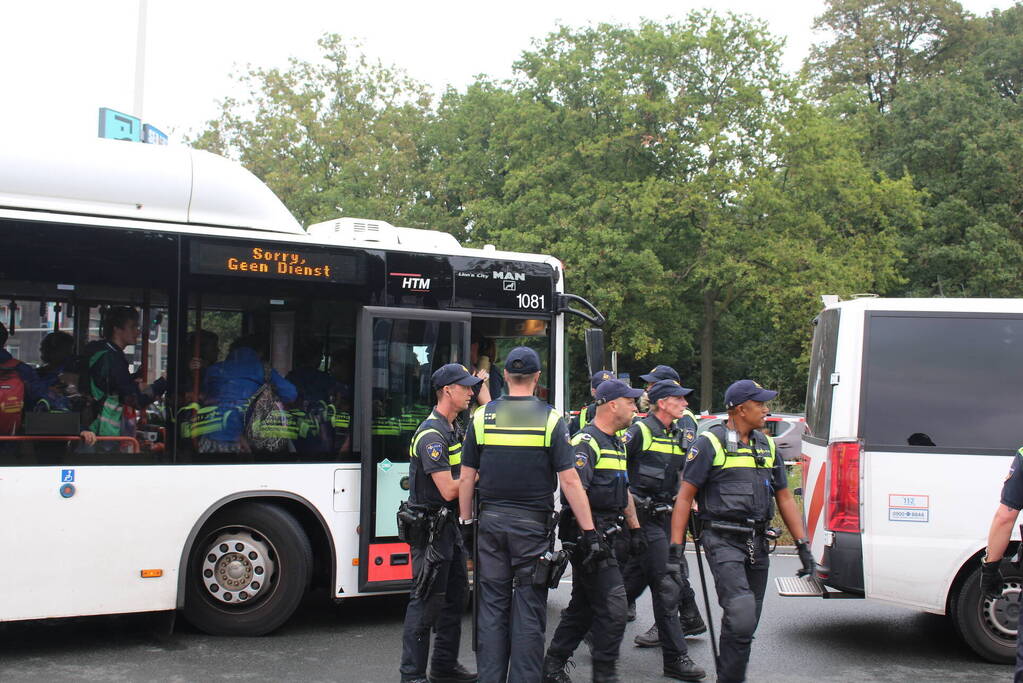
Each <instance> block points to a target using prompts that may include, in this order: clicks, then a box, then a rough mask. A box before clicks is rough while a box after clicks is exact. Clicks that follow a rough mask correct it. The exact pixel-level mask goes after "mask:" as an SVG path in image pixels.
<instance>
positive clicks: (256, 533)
mask: <svg viewBox="0 0 1023 683" xmlns="http://www.w3.org/2000/svg"><path fill="white" fill-rule="evenodd" d="M312 569H313V551H312V548H311V546H310V545H309V538H308V537H307V536H306V534H305V532H304V531H303V530H302V527H301V525H300V524H299V523H298V522H297V521H296V520H295V518H294V517H292V516H291V515H290V514H288V513H287V512H286V511H284V510H283V509H281V508H279V507H277V506H275V505H268V504H266V503H242V504H240V505H237V506H234V507H231V508H228V509H227V510H222V511H220V512H218V513H216V514H215V515H213V517H211V518H210V521H209V522H208V523H207V524H206V525H205V526H204V527H203V529H202V531H201V532H200V533H199V536H198V537H197V539H196V541H195V543H194V544H193V545H192V549H191V551H190V553H189V558H188V576H187V578H186V580H185V609H184V613H185V617H186V618H187V619H188V620H189V621H190V622H191V623H192V625H194V626H195V627H196V628H198V629H199V630H201V631H205V632H206V633H209V634H212V635H218V636H261V635H264V634H266V633H269V632H271V631H273V630H274V629H276V628H278V627H279V626H280V625H281V624H283V623H284V622H285V621H287V620H288V618H289V617H290V616H291V615H292V614H293V613H294V612H295V609H296V608H297V607H298V605H299V603H300V602H301V600H302V597H303V595H305V591H306V588H307V587H308V586H309V580H310V578H311V576H312Z"/></svg>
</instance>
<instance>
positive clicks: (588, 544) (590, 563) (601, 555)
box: [580, 529, 611, 570]
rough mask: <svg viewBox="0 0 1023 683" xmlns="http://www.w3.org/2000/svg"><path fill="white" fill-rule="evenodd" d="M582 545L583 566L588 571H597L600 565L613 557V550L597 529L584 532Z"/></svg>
mask: <svg viewBox="0 0 1023 683" xmlns="http://www.w3.org/2000/svg"><path fill="white" fill-rule="evenodd" d="M580 545H581V546H582V551H583V566H584V567H586V568H587V569H590V570H593V569H596V568H597V565H598V564H599V563H601V562H602V561H604V560H606V559H607V558H609V557H611V549H610V548H608V547H607V543H605V542H604V539H603V538H602V537H601V535H600V534H598V533H597V530H596V529H590V530H589V531H584V532H583V537H582V541H581V542H580Z"/></svg>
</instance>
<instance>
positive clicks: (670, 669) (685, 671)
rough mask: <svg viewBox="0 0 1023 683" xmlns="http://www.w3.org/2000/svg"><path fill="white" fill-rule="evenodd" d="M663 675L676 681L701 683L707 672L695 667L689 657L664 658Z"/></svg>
mask: <svg viewBox="0 0 1023 683" xmlns="http://www.w3.org/2000/svg"><path fill="white" fill-rule="evenodd" d="M664 675H665V676H667V677H668V678H674V679H675V680H678V681H702V680H703V679H704V678H706V677H707V672H706V671H704V670H703V669H701V668H700V667H698V666H696V662H694V661H693V660H692V659H690V658H689V655H682V656H680V657H674V658H671V659H669V658H668V657H665V658H664Z"/></svg>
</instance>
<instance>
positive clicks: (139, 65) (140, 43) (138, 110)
mask: <svg viewBox="0 0 1023 683" xmlns="http://www.w3.org/2000/svg"><path fill="white" fill-rule="evenodd" d="M148 6H149V0H139V29H138V35H137V36H136V42H135V106H134V111H133V112H132V113H133V114H135V116H137V117H139V118H140V119H141V118H142V103H143V100H144V98H145V82H146V10H147V9H148Z"/></svg>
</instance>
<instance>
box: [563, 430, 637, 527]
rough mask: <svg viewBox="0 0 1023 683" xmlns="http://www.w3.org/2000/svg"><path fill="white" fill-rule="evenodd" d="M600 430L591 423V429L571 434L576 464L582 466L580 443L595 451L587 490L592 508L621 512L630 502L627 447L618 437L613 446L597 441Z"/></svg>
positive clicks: (597, 510) (607, 511)
mask: <svg viewBox="0 0 1023 683" xmlns="http://www.w3.org/2000/svg"><path fill="white" fill-rule="evenodd" d="M596 431H599V430H597V428H596V427H594V426H592V425H589V426H588V428H586V429H584V430H583V431H581V432H579V433H578V434H576V435H575V436H573V437H572V446H574V447H575V458H576V466H577V467H580V466H583V463H581V462H580V459H581V453H580V452H579V446H580V444H584V443H585V444H587V445H588V446H589V448H590V451H591V453H592V454H593V455H592V457H593V479H592V480H591V481H590V486H589V488H588V489H587V490H586V495H587V497H588V498H589V501H590V508H591V509H592V510H593V511H594V512H604V513H610V512H613V513H620V512H621V511H622V510H624V509H625V506H626V505H627V504H628V502H629V499H628V497H627V496H628V491H629V476H628V473H627V472H626V456H625V449H624V448H623V447H622V446H621V443H620V442H618V440H617V438H616V439H615V441H616V444H615V445H614V447H612V448H607V447H606V445H602V444H601V443H598V435H597V434H595V433H594V432H596Z"/></svg>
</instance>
